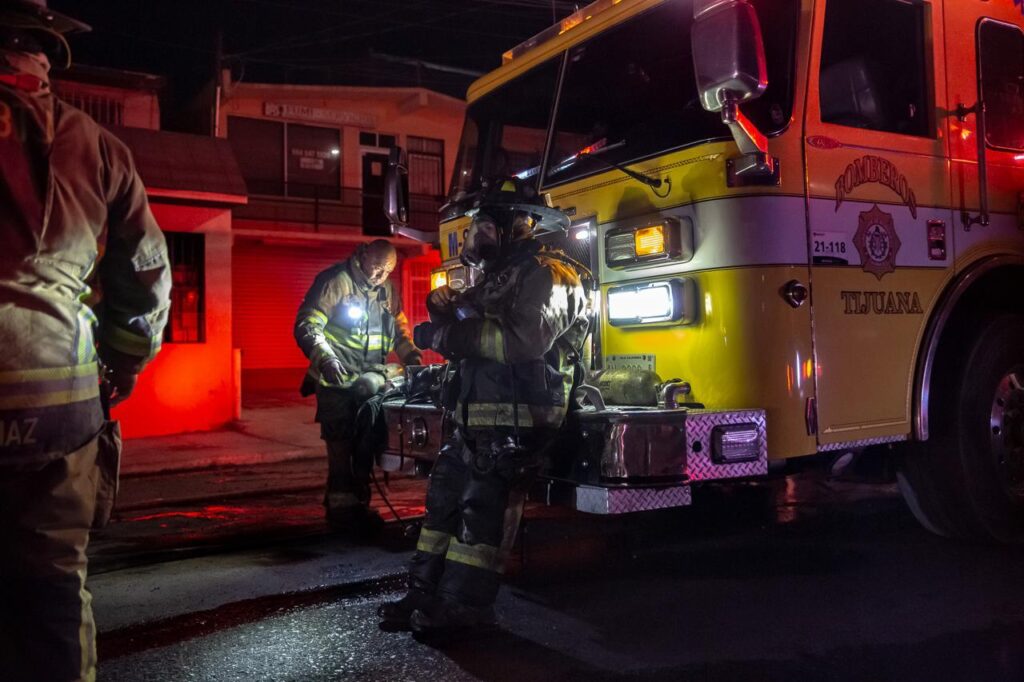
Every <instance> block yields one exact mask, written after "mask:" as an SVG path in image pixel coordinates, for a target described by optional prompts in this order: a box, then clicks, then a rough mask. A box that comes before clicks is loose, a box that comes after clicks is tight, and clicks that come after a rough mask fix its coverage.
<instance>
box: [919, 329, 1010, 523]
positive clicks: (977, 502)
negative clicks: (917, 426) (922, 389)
mask: <svg viewBox="0 0 1024 682" xmlns="http://www.w3.org/2000/svg"><path fill="white" fill-rule="evenodd" d="M973 328H974V334H973V335H972V338H971V339H969V340H966V342H965V343H964V344H963V345H960V346H959V348H958V349H957V351H959V352H956V353H953V354H951V356H950V357H951V358H952V357H955V360H952V361H950V362H947V363H945V366H944V367H943V368H937V369H944V371H946V372H949V373H950V374H949V375H947V377H948V381H943V382H941V384H939V385H942V386H946V387H948V388H950V389H952V390H951V391H950V392H949V393H948V394H947V395H946V396H943V399H941V400H938V401H937V404H936V405H935V406H934V409H933V411H932V413H931V415H930V418H929V422H930V423H931V424H933V425H934V426H935V429H934V430H935V434H934V438H931V439H929V441H928V442H927V443H921V444H913V445H912V446H911V447H910V448H908V449H907V451H906V452H905V453H904V455H903V457H902V458H901V463H900V464H901V466H900V471H899V482H900V488H901V490H902V491H903V493H904V497H905V499H906V500H907V503H908V505H909V506H910V508H911V510H912V511H913V512H914V514H915V516H917V518H918V520H920V521H921V522H922V524H924V526H925V527H926V528H928V529H929V530H932V531H934V532H937V533H939V534H940V535H945V536H948V537H957V538H974V539H982V540H988V541H996V542H1004V543H1019V542H1024V317H1021V316H1019V315H998V316H993V317H990V318H986V319H983V320H981V321H979V322H978V323H976V324H975V325H973Z"/></svg>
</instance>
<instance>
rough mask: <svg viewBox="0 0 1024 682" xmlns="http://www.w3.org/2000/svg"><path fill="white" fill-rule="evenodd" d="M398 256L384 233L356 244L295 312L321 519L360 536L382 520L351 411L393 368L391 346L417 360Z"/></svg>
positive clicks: (361, 437)
mask: <svg viewBox="0 0 1024 682" xmlns="http://www.w3.org/2000/svg"><path fill="white" fill-rule="evenodd" d="M397 260H398V256H397V253H396V252H395V247H394V246H392V245H391V244H390V243H389V242H387V241H385V240H383V239H378V240H375V241H372V242H370V243H369V244H362V245H360V246H359V248H358V249H357V250H356V253H355V254H354V255H353V256H352V257H351V258H349V259H348V260H346V261H344V262H342V263H338V264H336V265H334V266H333V267H330V268H328V269H327V270H324V271H323V272H321V273H320V274H319V275H317V277H316V280H314V282H313V286H312V287H310V289H309V291H308V292H307V293H306V297H305V299H304V300H303V301H302V305H301V306H300V308H299V312H298V315H297V317H296V319H295V340H296V341H297V342H298V344H299V347H300V348H301V349H302V352H303V353H305V354H306V357H308V358H309V371H308V372H307V374H306V378H305V380H304V381H303V385H302V394H303V395H311V394H313V393H316V402H317V411H316V420H317V422H319V423H320V436H321V438H323V440H324V442H325V443H326V444H327V465H328V474H327V492H326V494H325V496H324V507H325V508H326V513H327V521H328V523H330V524H331V526H332V527H333V528H335V529H336V530H341V531H344V532H350V533H355V534H357V535H360V536H366V535H369V534H372V532H373V531H375V530H376V529H378V528H380V527H381V525H382V520H381V518H380V516H379V515H377V513H376V512H374V511H373V510H372V509H370V507H369V503H370V473H371V471H372V468H373V456H372V455H373V453H371V452H368V451H367V448H365V447H361V446H360V443H362V442H364V437H365V435H366V434H365V433H363V432H362V431H365V430H367V429H369V428H370V425H369V424H366V423H365V421H366V420H363V419H360V421H359V423H360V424H361V426H360V427H359V428H357V414H360V408H361V407H362V406H363V405H364V404H365V403H366V401H367V400H369V399H370V398H372V397H373V396H375V395H377V394H378V393H380V392H381V390H382V389H383V388H384V386H385V383H386V381H387V380H388V379H389V378H391V377H392V376H393V374H394V372H395V371H396V370H397V368H396V367H395V366H394V365H387V364H386V363H387V357H388V353H390V352H391V351H392V350H394V351H395V353H396V354H397V355H398V357H399V359H400V360H401V361H402V363H404V364H406V365H417V364H419V363H420V352H419V350H418V349H417V348H416V346H414V345H413V342H412V339H411V338H410V334H409V323H408V320H407V319H406V317H405V314H404V313H403V312H402V301H401V299H400V298H399V296H398V294H397V292H395V289H394V287H393V286H392V285H391V282H389V281H388V276H389V275H390V274H391V272H392V271H393V270H394V269H395V265H396V264H397ZM370 419H372V417H371V418H370Z"/></svg>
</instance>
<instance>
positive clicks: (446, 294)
mask: <svg viewBox="0 0 1024 682" xmlns="http://www.w3.org/2000/svg"><path fill="white" fill-rule="evenodd" d="M455 301H456V293H455V290H454V289H452V288H451V287H450V286H448V285H447V284H445V285H444V286H440V287H438V288H436V289H434V290H433V291H431V292H430V295H429V296H427V310H428V311H430V312H431V313H433V314H435V315H451V314H452V308H453V305H454V303H455Z"/></svg>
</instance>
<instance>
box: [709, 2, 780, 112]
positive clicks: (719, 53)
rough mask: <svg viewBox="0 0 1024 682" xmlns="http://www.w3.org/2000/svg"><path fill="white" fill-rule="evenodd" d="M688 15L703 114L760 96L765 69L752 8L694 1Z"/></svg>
mask: <svg viewBox="0 0 1024 682" xmlns="http://www.w3.org/2000/svg"><path fill="white" fill-rule="evenodd" d="M693 13H694V21H693V27H692V28H691V29H690V34H691V35H690V38H691V41H692V43H693V68H694V75H695V76H696V78H697V89H698V91H699V92H700V98H701V104H703V105H704V108H705V109H707V110H708V111H723V109H726V108H728V107H729V105H730V103H735V104H739V103H740V102H745V101H747V100H751V99H756V98H758V97H760V96H761V95H762V94H764V91H765V89H766V88H767V87H768V67H767V65H766V62H765V56H764V40H763V39H762V37H761V24H760V22H759V21H758V19H757V13H756V12H755V11H754V8H753V7H751V6H750V5H749V4H748V3H747V2H746V0H695V2H694V9H693Z"/></svg>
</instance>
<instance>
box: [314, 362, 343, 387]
mask: <svg viewBox="0 0 1024 682" xmlns="http://www.w3.org/2000/svg"><path fill="white" fill-rule="evenodd" d="M320 378H321V379H323V381H324V383H326V384H330V385H334V386H340V385H341V384H342V383H343V382H344V381H345V373H344V371H343V370H342V369H341V363H340V362H338V360H337V359H336V358H329V359H327V360H324V361H323V362H321V363H320Z"/></svg>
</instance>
